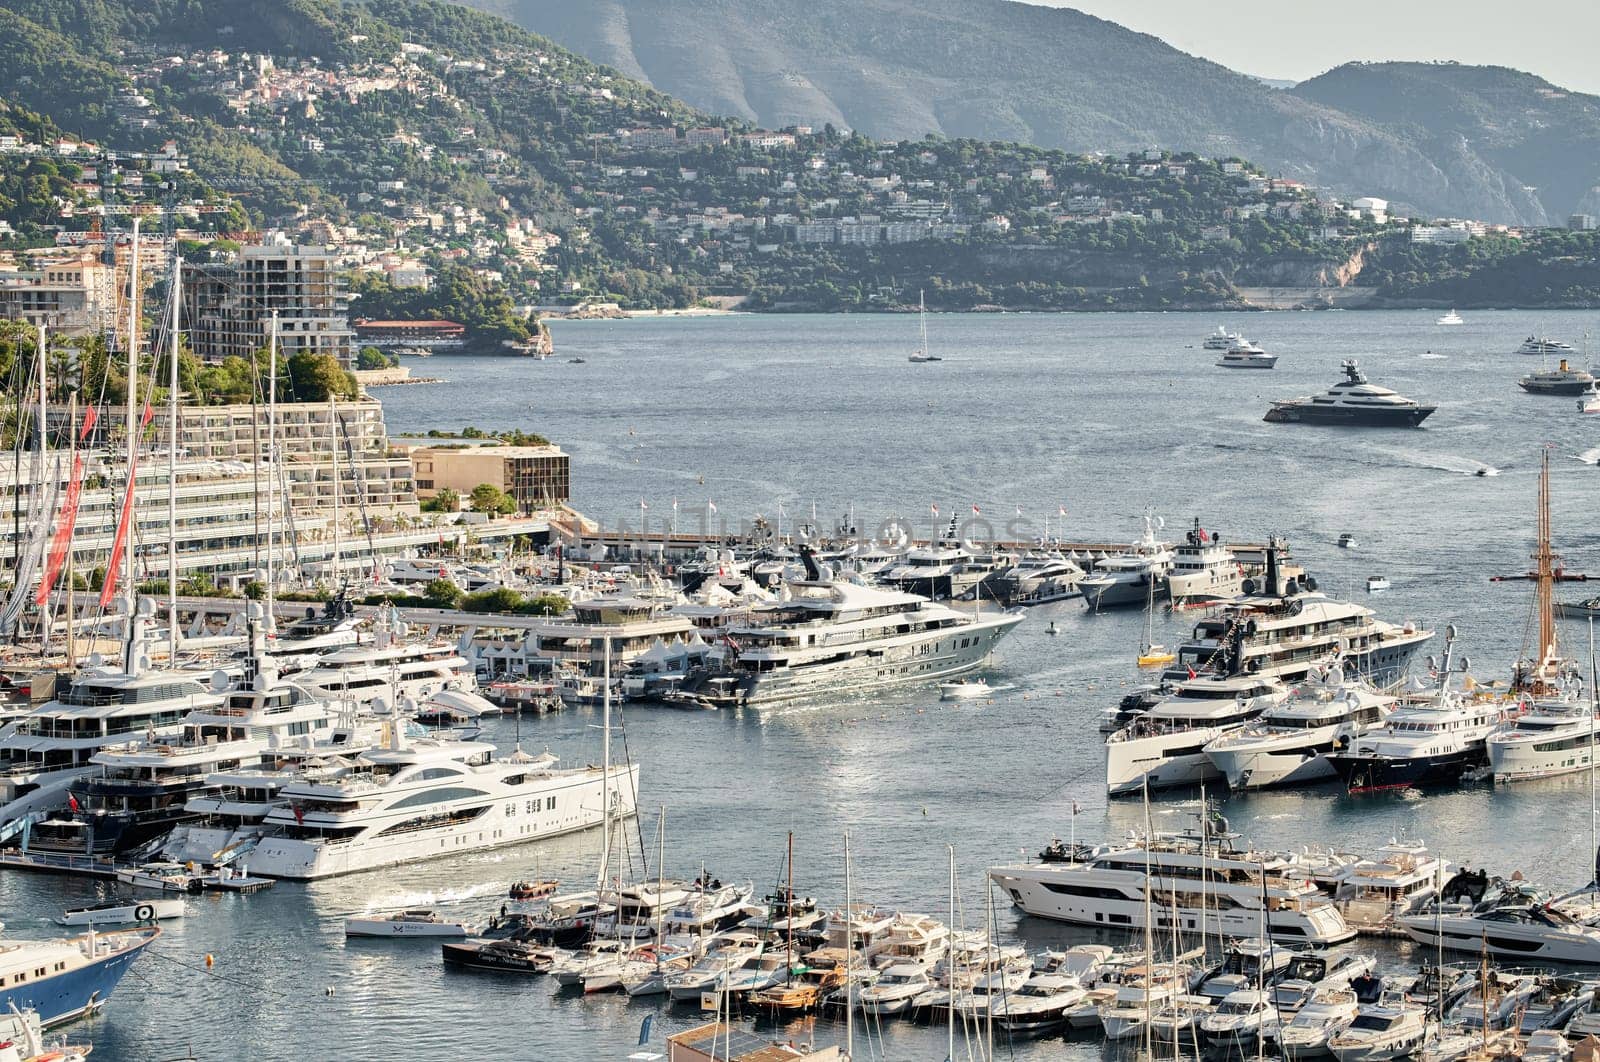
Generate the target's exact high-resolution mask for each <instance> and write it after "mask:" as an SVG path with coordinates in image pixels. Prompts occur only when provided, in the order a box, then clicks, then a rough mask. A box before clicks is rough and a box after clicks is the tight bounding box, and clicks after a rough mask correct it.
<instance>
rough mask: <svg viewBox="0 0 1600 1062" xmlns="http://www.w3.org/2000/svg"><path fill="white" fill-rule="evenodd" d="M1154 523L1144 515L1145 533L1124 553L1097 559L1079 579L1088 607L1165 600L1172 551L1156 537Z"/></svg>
mask: <svg viewBox="0 0 1600 1062" xmlns="http://www.w3.org/2000/svg"><path fill="white" fill-rule="evenodd" d="M1157 527H1158V524H1157V522H1156V521H1155V520H1154V519H1153V518H1151V517H1149V516H1146V517H1145V519H1144V535H1143V536H1141V537H1140V539H1139V540H1138V541H1137V542H1135V543H1133V545H1132V546H1130V547H1129V548H1128V550H1127V551H1126V552H1124V553H1114V554H1112V555H1110V556H1108V557H1105V558H1103V559H1102V560H1100V561H1099V562H1098V563H1096V564H1095V566H1094V571H1093V572H1091V573H1090V574H1089V575H1087V576H1085V577H1084V578H1083V579H1082V580H1081V581H1080V582H1079V583H1078V589H1079V591H1080V592H1082V594H1083V603H1084V605H1085V606H1087V607H1088V609H1089V611H1091V612H1096V611H1099V610H1100V609H1103V608H1118V607H1122V606H1125V605H1141V606H1143V605H1148V604H1149V603H1150V602H1151V601H1152V600H1156V601H1164V600H1166V597H1167V573H1168V572H1169V571H1171V570H1172V563H1173V553H1172V549H1171V547H1169V546H1168V545H1167V544H1166V543H1164V542H1161V541H1160V540H1158V539H1157V538H1156V530H1157Z"/></svg>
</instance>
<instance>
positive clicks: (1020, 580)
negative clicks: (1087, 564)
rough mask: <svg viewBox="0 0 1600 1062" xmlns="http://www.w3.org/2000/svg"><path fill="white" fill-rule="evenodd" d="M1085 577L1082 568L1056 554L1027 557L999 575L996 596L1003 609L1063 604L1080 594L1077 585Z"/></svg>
mask: <svg viewBox="0 0 1600 1062" xmlns="http://www.w3.org/2000/svg"><path fill="white" fill-rule="evenodd" d="M1084 574H1085V573H1084V570H1083V569H1082V568H1081V567H1079V566H1078V565H1077V564H1076V563H1075V562H1074V561H1072V560H1071V559H1069V558H1068V557H1066V556H1064V555H1063V554H1061V553H1059V552H1055V551H1043V552H1038V553H1027V554H1024V555H1023V556H1021V557H1018V558H1017V562H1016V563H1015V564H1013V565H1012V566H1011V567H1009V568H1007V569H1006V570H1005V571H1003V572H1001V573H1000V575H999V577H998V578H997V579H996V580H995V592H996V594H997V595H998V596H999V598H1000V601H1001V602H1002V603H1003V604H1006V605H1042V604H1044V603H1045V602H1047V601H1064V600H1066V599H1068V598H1073V597H1077V596H1078V595H1079V594H1080V593H1081V591H1080V590H1079V589H1078V584H1079V583H1080V582H1082V581H1083V577H1084Z"/></svg>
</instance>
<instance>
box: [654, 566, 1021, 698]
mask: <svg viewBox="0 0 1600 1062" xmlns="http://www.w3.org/2000/svg"><path fill="white" fill-rule="evenodd" d="M802 559H803V560H804V562H805V566H806V578H804V579H800V580H793V581H791V582H789V583H787V584H785V590H784V598H785V599H784V600H780V601H778V602H775V603H773V604H771V605H762V606H759V607H757V608H756V609H755V610H754V612H755V614H756V616H757V617H758V618H757V620H756V621H755V622H753V623H751V624H749V625H746V626H739V625H736V626H732V627H730V628H728V630H727V633H726V634H725V635H724V637H723V645H722V647H721V652H719V653H717V654H715V655H714V656H713V658H712V661H711V663H709V664H708V665H707V666H706V667H704V668H699V669H696V670H694V671H692V672H691V673H690V674H689V675H688V676H686V677H685V679H684V681H683V683H682V685H681V687H680V689H679V690H677V691H676V692H675V693H673V694H672V695H671V696H670V698H669V699H671V700H675V701H680V702H683V703H688V704H693V705H698V706H701V707H711V708H720V707H729V708H733V707H763V706H765V705H768V704H771V703H774V702H777V701H783V700H790V699H793V698H797V697H805V696H808V695H811V694H815V693H821V692H826V693H829V694H830V695H831V694H840V693H849V692H853V691H860V690H867V689H874V688H877V687H881V686H891V685H898V684H901V683H908V682H933V681H936V680H939V679H944V678H949V677H951V676H954V675H960V674H963V673H965V672H968V671H972V670H975V669H976V668H978V667H980V666H981V665H982V664H983V661H984V659H985V658H986V657H988V655H989V654H990V652H992V651H993V650H994V647H995V646H996V645H997V644H999V642H1000V640H1001V639H1002V638H1004V637H1005V635H1006V634H1007V633H1008V632H1010V630H1011V628H1013V627H1015V626H1016V625H1017V624H1018V623H1021V622H1022V615H1021V613H1020V612H1016V611H1002V612H996V611H991V612H988V613H985V612H983V611H982V608H981V605H975V606H974V608H973V611H972V613H971V614H967V613H965V612H958V611H956V610H955V609H953V608H951V607H949V606H947V605H941V604H934V603H933V602H930V601H928V600H927V599H926V598H922V597H918V596H916V595H914V594H907V593H903V592H899V591H894V590H885V589H880V588H877V587H868V586H860V585H857V584H855V583H849V582H843V581H839V580H835V579H834V578H833V577H832V574H831V573H830V572H828V571H827V570H825V569H823V568H819V567H818V565H817V563H816V560H815V558H814V557H813V556H812V555H811V554H810V553H809V552H803V553H802Z"/></svg>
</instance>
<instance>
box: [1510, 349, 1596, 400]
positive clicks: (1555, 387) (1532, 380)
mask: <svg viewBox="0 0 1600 1062" xmlns="http://www.w3.org/2000/svg"><path fill="white" fill-rule="evenodd" d="M1595 384H1596V380H1595V377H1594V374H1593V373H1591V372H1587V371H1585V370H1583V369H1574V368H1572V367H1571V366H1569V365H1568V364H1567V359H1566V358H1562V359H1561V364H1560V365H1559V366H1558V367H1556V368H1554V369H1541V370H1539V371H1538V372H1530V373H1529V374H1528V375H1526V376H1524V377H1523V378H1522V379H1520V380H1518V381H1517V386H1518V387H1520V388H1522V389H1523V390H1524V391H1526V392H1528V393H1529V394H1531V395H1562V396H1565V397H1568V398H1572V397H1576V396H1578V395H1588V394H1593V393H1594V391H1595Z"/></svg>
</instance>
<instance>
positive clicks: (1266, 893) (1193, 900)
mask: <svg viewBox="0 0 1600 1062" xmlns="http://www.w3.org/2000/svg"><path fill="white" fill-rule="evenodd" d="M1207 825H1208V826H1209V825H1210V824H1207ZM1216 826H1217V829H1216V830H1215V831H1210V830H1208V829H1201V830H1191V831H1187V832H1184V833H1157V834H1154V835H1152V836H1150V837H1149V838H1148V839H1147V838H1144V837H1140V836H1133V837H1130V838H1129V839H1128V840H1127V841H1125V842H1122V843H1119V844H1114V845H1104V846H1101V847H1099V848H1096V849H1094V850H1093V851H1092V853H1090V854H1089V855H1088V856H1086V857H1085V858H1082V859H1078V860H1069V861H1066V862H1041V863H1030V864H1018V865H1013V866H999V867H991V868H990V869H989V877H990V878H991V879H992V880H993V881H994V883H995V884H996V885H999V886H1000V887H1001V888H1002V889H1004V890H1005V892H1006V895H1008V896H1010V897H1011V901H1012V903H1014V904H1016V905H1017V907H1019V908H1021V909H1022V910H1023V911H1024V912H1026V913H1027V914H1030V915H1034V916H1036V917H1039V918H1050V919H1055V920H1057V921H1061V922H1072V923H1075V924H1078V925H1088V926H1097V927H1101V928H1107V927H1109V928H1113V929H1116V928H1121V929H1126V930H1136V929H1143V928H1144V925H1145V912H1146V910H1147V907H1150V908H1151V909H1153V911H1154V912H1156V913H1158V914H1159V922H1158V926H1159V927H1160V930H1161V931H1163V932H1165V931H1167V930H1168V929H1169V928H1172V927H1173V926H1174V925H1175V926H1176V928H1177V929H1179V930H1181V931H1183V932H1184V933H1197V932H1203V933H1206V934H1219V935H1221V936H1231V937H1239V938H1243V939H1251V940H1253V939H1256V938H1258V937H1259V936H1260V935H1261V932H1262V928H1263V927H1262V918H1263V909H1265V918H1266V927H1265V928H1266V932H1267V935H1268V936H1270V937H1271V938H1272V939H1274V940H1281V941H1286V942H1292V943H1295V944H1322V945H1331V944H1338V943H1341V942H1343V941H1346V940H1349V939H1350V938H1351V937H1353V936H1355V931H1354V930H1352V929H1351V928H1350V927H1349V926H1348V925H1347V924H1346V923H1345V920H1344V917H1343V916H1342V915H1341V914H1340V913H1339V911H1338V909H1337V908H1335V907H1334V906H1333V904H1332V902H1331V901H1330V900H1329V899H1328V898H1327V897H1326V896H1323V895H1322V894H1321V893H1320V892H1319V891H1318V890H1317V888H1316V886H1315V885H1313V884H1312V883H1311V882H1310V881H1308V880H1306V879H1305V878H1303V877H1297V876H1295V874H1294V873H1293V871H1294V870H1295V866H1296V864H1295V860H1294V858H1293V857H1292V856H1287V855H1279V854H1276V853H1272V852H1261V851H1255V850H1252V849H1249V848H1246V847H1240V846H1239V844H1238V838H1237V835H1235V834H1232V833H1230V832H1229V831H1228V829H1227V823H1226V822H1223V821H1221V820H1220V819H1219V820H1218V821H1217V822H1216ZM1147 887H1148V888H1149V889H1150V896H1149V899H1148V901H1147V899H1146V896H1145V891H1146V888H1147ZM1202 919H1203V923H1204V924H1203V925H1202Z"/></svg>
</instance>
